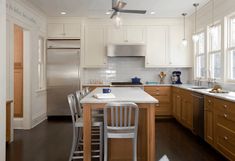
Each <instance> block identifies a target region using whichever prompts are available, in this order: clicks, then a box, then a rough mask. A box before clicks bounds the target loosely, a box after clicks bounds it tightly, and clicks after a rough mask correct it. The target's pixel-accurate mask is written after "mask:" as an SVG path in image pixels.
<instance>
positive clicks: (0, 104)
mask: <svg viewBox="0 0 235 161" xmlns="http://www.w3.org/2000/svg"><path fill="white" fill-rule="evenodd" d="M0 35H1V36H0V89H1V90H0V161H5V154H6V79H5V75H6V1H5V0H0Z"/></svg>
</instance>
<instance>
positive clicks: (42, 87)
mask: <svg viewBox="0 0 235 161" xmlns="http://www.w3.org/2000/svg"><path fill="white" fill-rule="evenodd" d="M40 38H41V39H43V61H42V62H39V57H38V65H39V64H41V65H42V66H43V80H42V79H41V77H40V74H39V73H38V89H37V90H36V92H43V91H45V90H46V37H45V36H42V35H39V36H38V40H39V39H40ZM38 49H39V46H38ZM38 56H39V53H38ZM38 72H39V71H38Z"/></svg>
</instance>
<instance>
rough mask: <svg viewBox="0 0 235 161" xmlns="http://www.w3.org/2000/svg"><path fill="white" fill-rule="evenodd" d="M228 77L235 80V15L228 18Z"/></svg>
mask: <svg viewBox="0 0 235 161" xmlns="http://www.w3.org/2000/svg"><path fill="white" fill-rule="evenodd" d="M228 39H229V40H228V51H227V64H228V79H229V80H233V81H235V17H231V18H230V19H229V20H228Z"/></svg>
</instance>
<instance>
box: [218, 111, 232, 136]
mask: <svg viewBox="0 0 235 161" xmlns="http://www.w3.org/2000/svg"><path fill="white" fill-rule="evenodd" d="M215 117H216V118H215V120H216V124H219V125H221V126H224V127H226V128H228V129H229V130H231V131H234V132H235V114H232V113H223V112H221V111H218V110H216V111H215Z"/></svg>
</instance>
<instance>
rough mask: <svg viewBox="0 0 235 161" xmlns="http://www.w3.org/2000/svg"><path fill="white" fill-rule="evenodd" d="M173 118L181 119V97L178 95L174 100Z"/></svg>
mask: <svg viewBox="0 0 235 161" xmlns="http://www.w3.org/2000/svg"><path fill="white" fill-rule="evenodd" d="M175 103H176V104H175V118H176V119H177V120H179V121H180V120H181V97H180V95H178V94H177V95H176V102H175Z"/></svg>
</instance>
